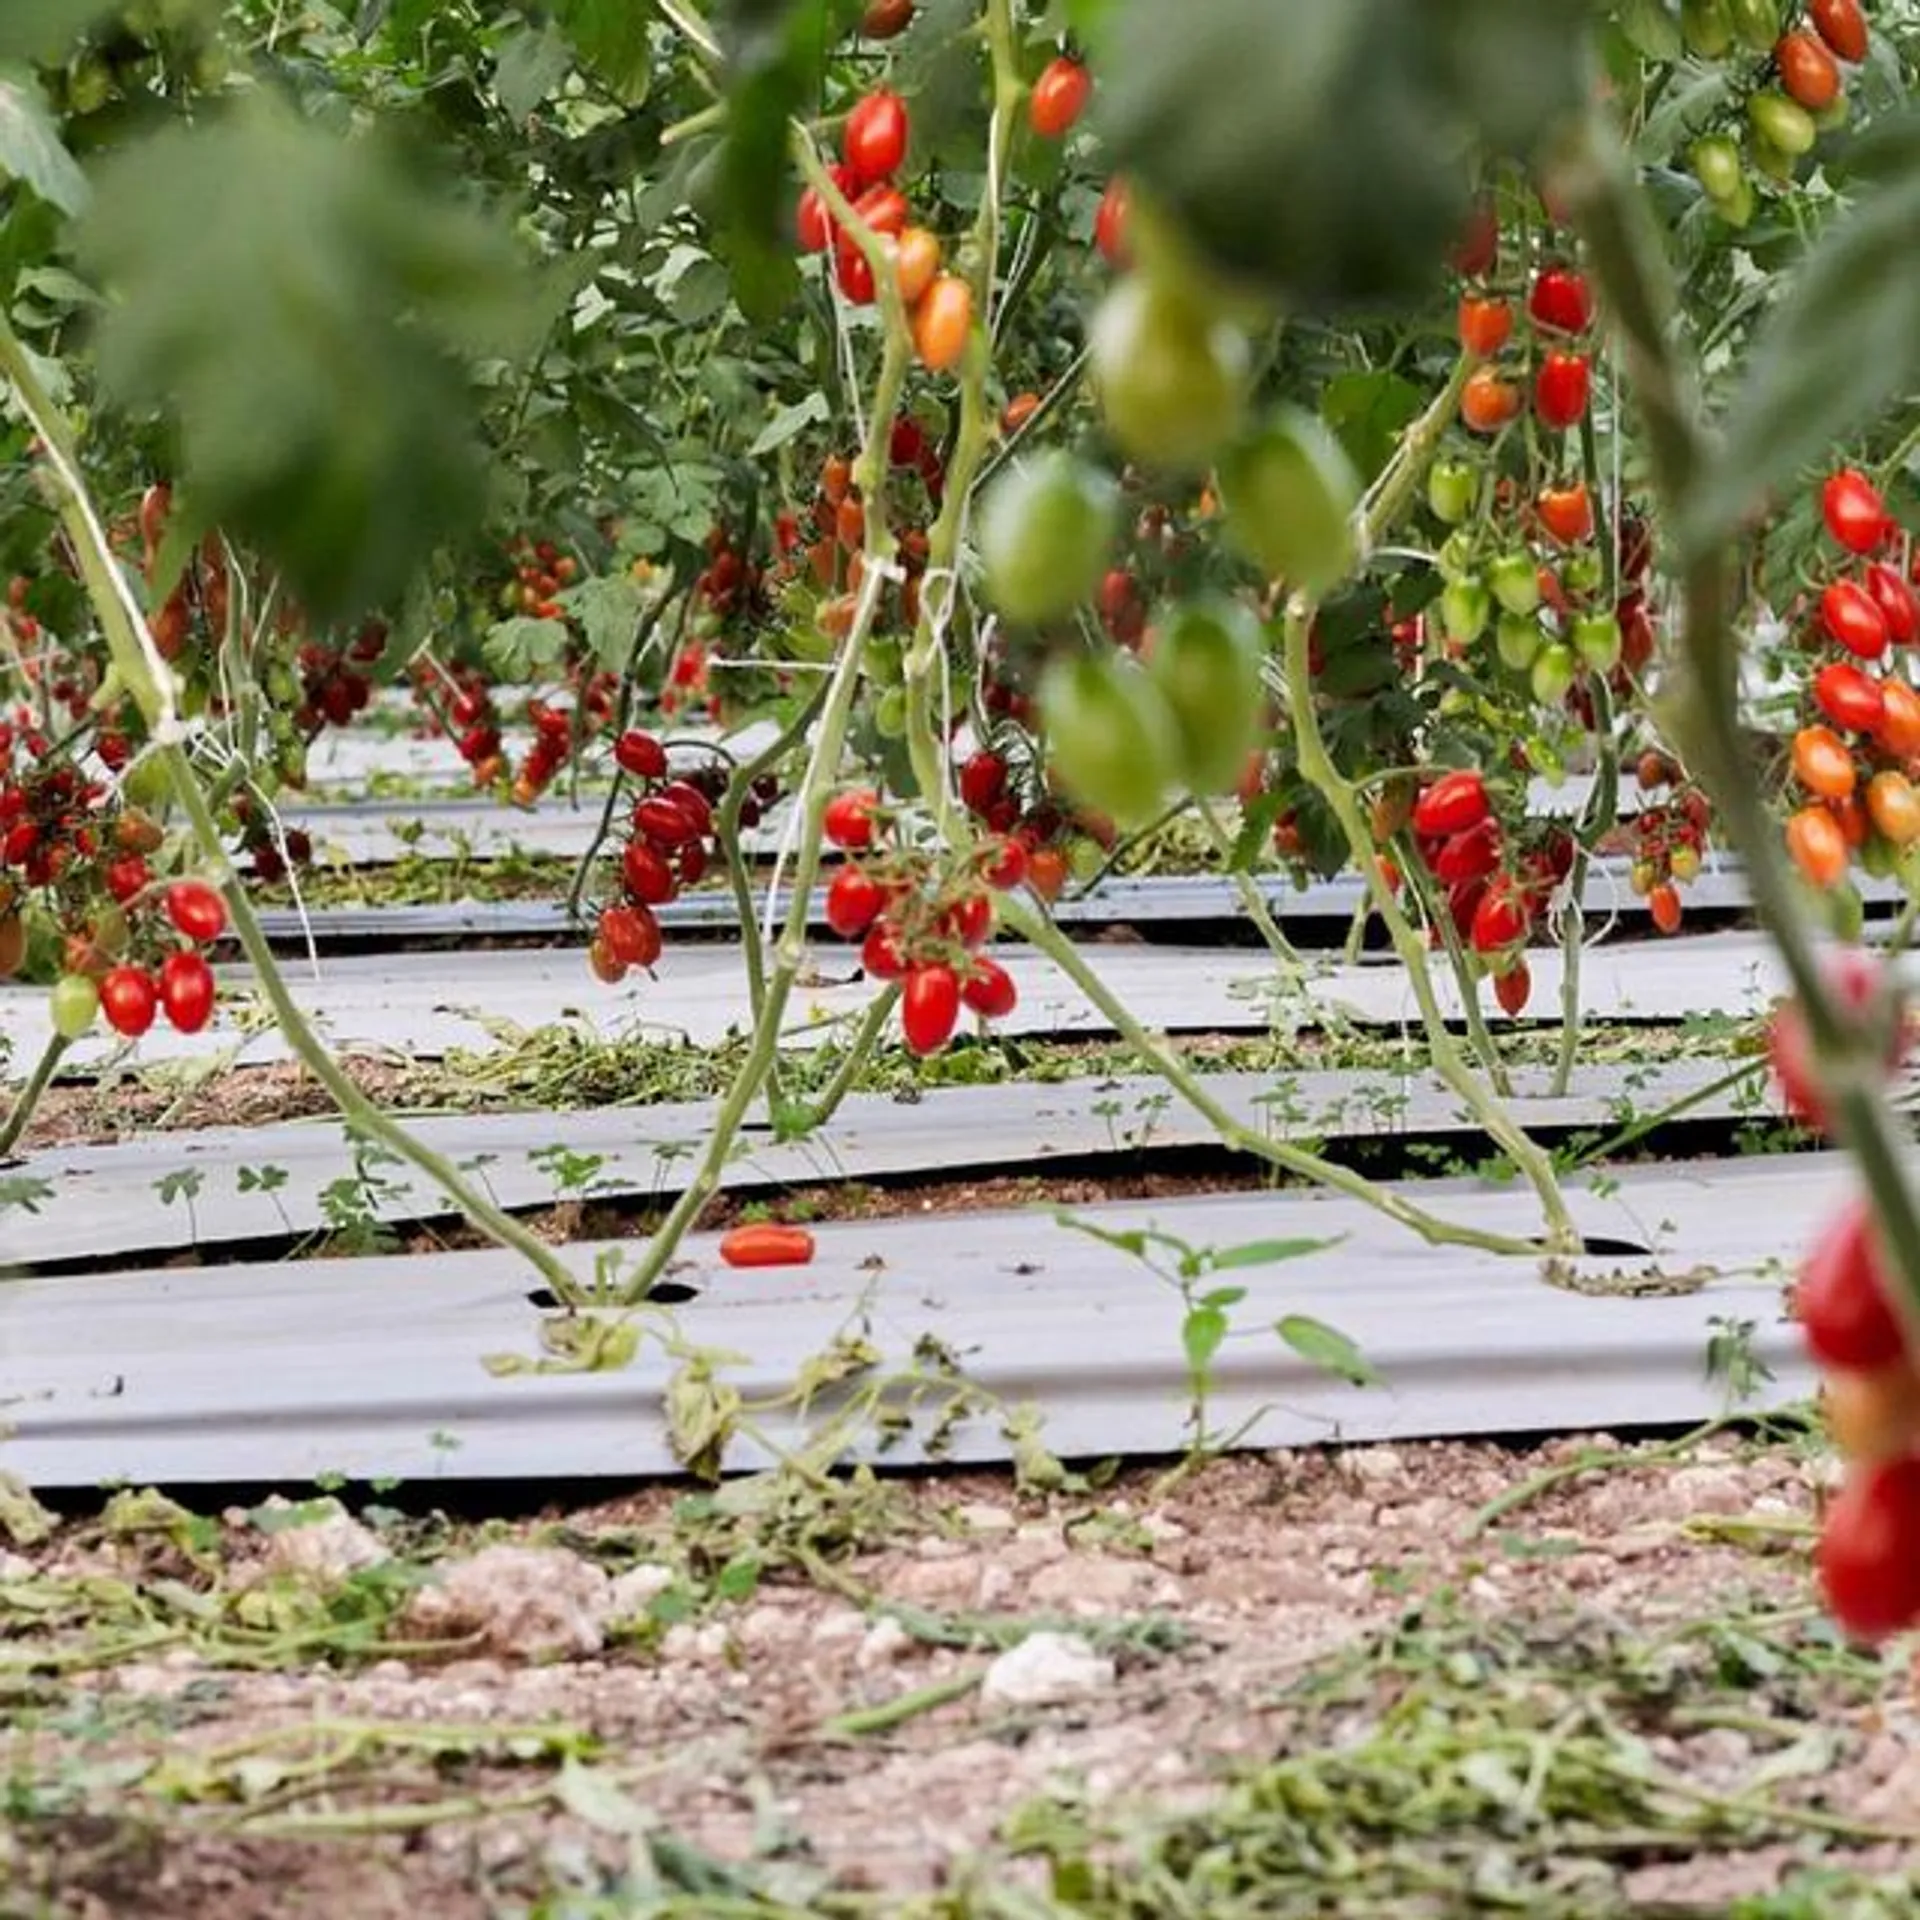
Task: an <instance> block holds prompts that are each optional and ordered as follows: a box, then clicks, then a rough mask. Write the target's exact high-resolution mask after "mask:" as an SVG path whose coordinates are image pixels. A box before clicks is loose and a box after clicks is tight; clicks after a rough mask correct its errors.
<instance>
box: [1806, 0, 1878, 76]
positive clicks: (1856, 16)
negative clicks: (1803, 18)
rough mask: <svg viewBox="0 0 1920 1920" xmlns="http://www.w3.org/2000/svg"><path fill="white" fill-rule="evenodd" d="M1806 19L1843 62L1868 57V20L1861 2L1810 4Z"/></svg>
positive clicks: (1841, 0) (1820, 1)
mask: <svg viewBox="0 0 1920 1920" xmlns="http://www.w3.org/2000/svg"><path fill="white" fill-rule="evenodd" d="M1807 18H1808V19H1809V20H1811V21H1812V22H1813V30H1814V31H1815V32H1816V33H1817V34H1819V36H1820V38H1821V39H1822V40H1824V41H1825V42H1826V43H1827V45H1828V46H1829V47H1830V48H1831V49H1832V50H1833V51H1834V52H1835V53H1837V54H1838V55H1839V56H1840V58H1841V59H1842V60H1851V61H1854V62H1859V61H1861V60H1864V59H1865V58H1866V57H1867V16H1866V15H1865V14H1864V13H1863V12H1862V11H1861V9H1860V0H1809V4H1808V6H1807Z"/></svg>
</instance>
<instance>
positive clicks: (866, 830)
mask: <svg viewBox="0 0 1920 1920" xmlns="http://www.w3.org/2000/svg"><path fill="white" fill-rule="evenodd" d="M879 804H880V796H879V795H878V794H877V793H876V792H875V791H874V790H873V789H872V788H871V787H850V788H848V789H847V791H846V792H844V793H836V794H835V795H834V796H833V798H832V799H831V800H829V801H828V802H827V810H826V813H825V815H824V816H823V818H822V822H821V824H822V827H823V830H824V831H825V833H826V836H827V838H828V839H829V840H830V841H831V842H832V843H833V844H834V845H835V846H836V847H838V848H839V849H840V850H841V851H842V852H843V853H860V852H862V851H864V850H865V849H866V848H868V847H870V846H872V845H873V812H874V809H875V808H876V807H877V806H878V805H879Z"/></svg>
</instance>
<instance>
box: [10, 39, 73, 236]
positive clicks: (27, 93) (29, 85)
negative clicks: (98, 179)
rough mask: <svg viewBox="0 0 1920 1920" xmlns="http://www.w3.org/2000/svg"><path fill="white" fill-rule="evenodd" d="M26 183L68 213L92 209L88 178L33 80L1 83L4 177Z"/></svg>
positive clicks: (17, 77) (16, 76)
mask: <svg viewBox="0 0 1920 1920" xmlns="http://www.w3.org/2000/svg"><path fill="white" fill-rule="evenodd" d="M8 174H11V175H12V176H13V178H14V179H16V180H23V181H25V182H26V184H27V185H28V186H30V187H31V188H32V189H33V190H34V192H35V193H37V194H38V195H39V196H40V198H41V199H42V200H44V201H46V202H47V203H48V205H49V206H55V207H58V208H59V209H60V211H61V212H62V213H78V212H79V211H80V209H81V208H82V207H84V206H85V205H86V203H87V178H86V175H85V174H83V173H82V172H81V171H80V169H79V167H78V166H76V165H75V164H74V159H73V155H72V154H70V153H69V152H68V151H67V149H66V145H65V143H64V142H63V141H62V140H61V138H60V130H59V128H58V127H57V126H56V125H55V124H54V120H53V115H52V114H51V113H50V112H48V110H47V100H46V95H45V94H43V93H42V92H41V91H40V88H39V86H38V84H37V83H36V82H35V81H34V80H33V79H32V78H31V77H30V76H28V75H27V74H24V73H17V74H13V75H10V76H6V77H4V78H0V177H4V176H6V175H8Z"/></svg>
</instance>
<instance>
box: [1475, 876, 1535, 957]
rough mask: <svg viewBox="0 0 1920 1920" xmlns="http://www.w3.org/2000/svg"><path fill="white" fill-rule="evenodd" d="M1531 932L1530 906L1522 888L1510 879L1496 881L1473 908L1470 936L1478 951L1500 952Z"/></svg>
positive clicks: (1476, 951)
mask: <svg viewBox="0 0 1920 1920" xmlns="http://www.w3.org/2000/svg"><path fill="white" fill-rule="evenodd" d="M1526 934H1527V908H1526V902H1525V901H1524V900H1523V899H1522V897H1521V895H1520V892H1519V890H1518V889H1517V888H1516V887H1515V886H1514V885H1513V884H1512V883H1511V882H1510V881H1508V882H1504V883H1502V882H1496V883H1495V884H1494V885H1492V886H1490V887H1489V888H1488V889H1487V890H1486V892H1485V893H1483V894H1482V895H1481V896H1480V904H1479V905H1478V906H1477V907H1475V908H1474V910H1473V931H1472V933H1471V934H1470V935H1469V936H1468V937H1469V938H1470V939H1471V941H1472V943H1473V950H1474V952H1475V953H1499V952H1501V951H1503V950H1504V949H1505V948H1507V947H1510V946H1512V945H1514V943H1515V942H1516V941H1519V940H1524V939H1525V938H1526Z"/></svg>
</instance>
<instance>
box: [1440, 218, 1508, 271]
mask: <svg viewBox="0 0 1920 1920" xmlns="http://www.w3.org/2000/svg"><path fill="white" fill-rule="evenodd" d="M1499 255H1500V216H1499V214H1498V212H1497V211H1496V210H1495V208H1494V204H1493V202H1492V200H1491V199H1480V200H1476V201H1475V202H1474V203H1473V211H1472V212H1471V213H1470V214H1468V216H1467V224H1466V226H1465V227H1464V228H1463V229H1462V231H1461V234H1460V238H1459V239H1458V240H1456V241H1455V242H1454V245H1453V251H1452V252H1451V253H1450V254H1449V255H1448V260H1449V262H1450V263H1451V265H1452V267H1453V270H1454V272H1455V273H1457V274H1459V275H1460V276H1461V277H1462V278H1463V279H1466V280H1477V279H1479V278H1480V277H1481V275H1483V274H1486V273H1491V272H1492V271H1493V263H1494V261H1495V260H1497V259H1498V258H1499Z"/></svg>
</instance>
